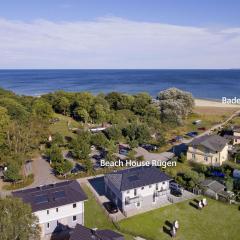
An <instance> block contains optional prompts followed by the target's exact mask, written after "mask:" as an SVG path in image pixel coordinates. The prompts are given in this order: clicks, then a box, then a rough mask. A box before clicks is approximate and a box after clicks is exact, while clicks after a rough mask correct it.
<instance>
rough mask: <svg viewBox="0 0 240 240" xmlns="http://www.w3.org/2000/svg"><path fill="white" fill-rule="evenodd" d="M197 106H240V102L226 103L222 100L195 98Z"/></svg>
mask: <svg viewBox="0 0 240 240" xmlns="http://www.w3.org/2000/svg"><path fill="white" fill-rule="evenodd" d="M195 105H196V107H220V108H240V104H224V103H222V102H220V101H214V100H207V99H198V98H196V99H195Z"/></svg>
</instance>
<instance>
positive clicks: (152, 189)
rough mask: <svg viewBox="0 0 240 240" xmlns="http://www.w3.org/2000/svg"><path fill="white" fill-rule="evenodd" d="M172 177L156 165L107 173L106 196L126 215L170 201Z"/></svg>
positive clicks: (105, 179)
mask: <svg viewBox="0 0 240 240" xmlns="http://www.w3.org/2000/svg"><path fill="white" fill-rule="evenodd" d="M170 180H171V178H170V177H169V176H167V175H166V174H165V173H163V172H161V171H160V170H159V169H158V168H156V167H137V168H130V169H125V170H121V171H116V172H112V173H110V174H106V175H105V177H104V182H105V193H106V196H107V197H108V198H109V199H110V200H111V201H112V202H114V203H115V204H116V205H117V206H118V208H119V209H120V210H121V211H122V212H123V213H124V214H125V215H126V216H129V215H132V214H135V213H137V212H143V211H145V210H149V209H151V208H156V207H160V206H161V205H162V204H164V203H166V202H168V196H169V195H170V188H169V182H170Z"/></svg>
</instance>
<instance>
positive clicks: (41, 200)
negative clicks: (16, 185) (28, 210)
mask: <svg viewBox="0 0 240 240" xmlns="http://www.w3.org/2000/svg"><path fill="white" fill-rule="evenodd" d="M34 201H35V203H36V204H40V203H47V202H48V196H47V195H38V196H35V198H34Z"/></svg>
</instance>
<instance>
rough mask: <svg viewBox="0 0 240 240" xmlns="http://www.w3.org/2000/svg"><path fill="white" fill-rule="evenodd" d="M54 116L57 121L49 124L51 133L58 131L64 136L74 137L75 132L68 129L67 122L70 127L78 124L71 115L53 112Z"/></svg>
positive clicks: (75, 126)
mask: <svg viewBox="0 0 240 240" xmlns="http://www.w3.org/2000/svg"><path fill="white" fill-rule="evenodd" d="M54 117H55V118H58V119H59V121H58V122H56V123H53V124H51V127H50V131H51V133H52V134H54V133H57V132H58V133H60V134H61V135H62V136H64V137H74V136H75V134H74V133H73V132H72V131H71V130H69V129H68V122H69V123H70V127H71V128H79V127H80V124H79V123H78V122H77V121H75V120H74V119H72V118H71V117H67V116H63V115H62V114H54Z"/></svg>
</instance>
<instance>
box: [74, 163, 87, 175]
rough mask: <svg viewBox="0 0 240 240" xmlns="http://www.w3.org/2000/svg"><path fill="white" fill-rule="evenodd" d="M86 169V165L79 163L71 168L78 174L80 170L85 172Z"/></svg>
mask: <svg viewBox="0 0 240 240" xmlns="http://www.w3.org/2000/svg"><path fill="white" fill-rule="evenodd" d="M84 170H85V169H84V167H83V166H81V165H80V164H78V163H77V164H76V165H75V166H74V168H73V169H72V170H71V173H72V174H77V173H78V172H83V171H84Z"/></svg>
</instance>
